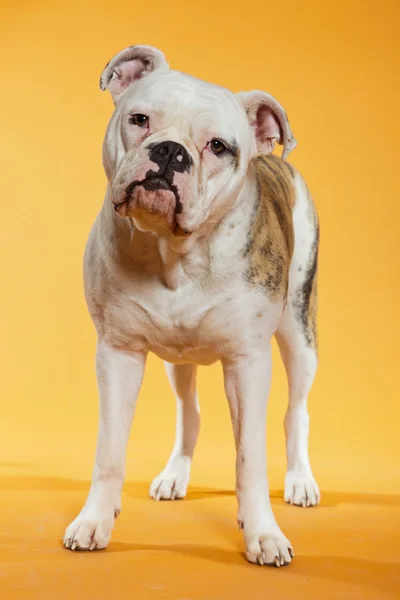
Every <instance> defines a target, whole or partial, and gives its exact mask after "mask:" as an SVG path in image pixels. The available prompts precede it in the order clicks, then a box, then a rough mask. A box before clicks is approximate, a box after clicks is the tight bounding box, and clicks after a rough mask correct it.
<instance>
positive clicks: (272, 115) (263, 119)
mask: <svg viewBox="0 0 400 600" xmlns="http://www.w3.org/2000/svg"><path fill="white" fill-rule="evenodd" d="M238 96H239V98H240V100H241V102H242V103H243V106H244V108H245V110H246V113H247V116H248V119H249V121H250V125H251V126H252V128H253V130H254V133H255V136H256V142H257V149H258V151H259V152H260V154H270V153H271V152H272V151H273V149H274V147H275V143H276V142H278V144H280V145H282V146H283V151H282V158H286V157H287V155H288V154H289V152H290V151H291V150H293V148H295V146H296V145H297V142H296V140H295V138H294V135H293V133H292V130H291V129H290V125H289V121H288V118H287V115H286V113H285V111H284V109H283V107H282V106H281V105H280V104H279V102H278V101H277V100H275V98H274V97H273V96H271V95H270V94H267V93H266V92H259V91H254V92H240V93H239V94H238Z"/></svg>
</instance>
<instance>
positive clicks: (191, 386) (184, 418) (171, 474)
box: [149, 363, 200, 500]
mask: <svg viewBox="0 0 400 600" xmlns="http://www.w3.org/2000/svg"><path fill="white" fill-rule="evenodd" d="M165 368H166V371H167V375H168V379H169V381H170V383H171V386H172V389H173V390H174V393H175V396H176V437H175V444H174V448H173V450H172V453H171V456H170V458H169V460H168V462H167V465H166V467H165V469H164V470H163V471H162V472H161V473H160V474H159V475H158V477H156V478H155V479H154V481H153V482H152V484H151V485H150V492H149V493H150V496H151V497H152V498H154V500H174V499H176V498H184V497H185V496H186V490H187V486H188V483H189V478H190V467H191V462H192V456H193V452H194V449H195V446H196V442H197V437H198V434H199V429H200V410H199V403H198V398H197V392H196V370H197V369H196V366H195V365H172V364H169V363H165Z"/></svg>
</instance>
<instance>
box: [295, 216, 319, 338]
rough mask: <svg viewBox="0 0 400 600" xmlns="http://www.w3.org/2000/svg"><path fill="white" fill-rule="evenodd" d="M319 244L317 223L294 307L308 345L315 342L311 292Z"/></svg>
mask: <svg viewBox="0 0 400 600" xmlns="http://www.w3.org/2000/svg"><path fill="white" fill-rule="evenodd" d="M318 245H319V225H318V222H317V223H316V230H315V237H314V242H313V245H312V247H311V252H310V259H309V266H308V268H307V271H306V273H305V279H304V282H303V284H302V285H301V286H300V288H299V289H298V291H297V293H296V300H295V301H294V307H295V309H296V311H297V316H298V319H299V321H300V323H301V324H302V326H303V331H304V335H305V338H306V342H307V345H308V346H312V345H313V343H314V342H315V337H316V331H315V328H314V326H311V327H310V323H309V311H310V300H311V292H312V288H313V284H314V280H315V277H316V274H317V267H318Z"/></svg>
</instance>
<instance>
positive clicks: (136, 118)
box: [129, 114, 149, 127]
mask: <svg viewBox="0 0 400 600" xmlns="http://www.w3.org/2000/svg"><path fill="white" fill-rule="evenodd" d="M148 122H149V117H146V115H141V114H137V115H131V116H130V117H129V123H130V124H131V125H137V126H138V127H144V126H145V125H147V123H148Z"/></svg>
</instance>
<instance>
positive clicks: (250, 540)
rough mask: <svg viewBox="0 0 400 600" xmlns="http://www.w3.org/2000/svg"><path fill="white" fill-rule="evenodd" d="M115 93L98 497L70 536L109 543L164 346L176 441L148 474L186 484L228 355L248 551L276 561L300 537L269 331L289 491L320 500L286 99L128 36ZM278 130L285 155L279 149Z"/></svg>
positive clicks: (94, 238)
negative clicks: (282, 513)
mask: <svg viewBox="0 0 400 600" xmlns="http://www.w3.org/2000/svg"><path fill="white" fill-rule="evenodd" d="M100 87H101V89H102V90H106V89H108V90H109V92H110V93H111V96H112V98H113V101H114V106H115V110H114V113H113V115H112V117H111V120H110V122H109V124H108V127H107V131H106V134H105V138H104V143H103V165H104V169H105V172H106V175H107V179H108V187H107V192H106V196H105V201H104V204H103V206H102V208H101V211H100V213H99V215H98V217H97V219H96V221H95V223H94V226H93V228H92V230H91V233H90V236H89V239H88V243H87V246H86V250H85V257H84V284H85V297H86V301H87V305H88V308H89V312H90V315H91V317H92V319H93V322H94V325H95V328H96V331H97V336H98V343H97V353H96V371H97V381H98V388H99V396H100V424H99V435H98V444H97V453H96V460H95V466H94V471H93V478H92V484H91V488H90V492H89V495H88V498H87V501H86V503H85V505H84V507H83V509H82V511H81V512H80V514H79V515H78V517H77V518H76V519H75V520H74V521H73V522H72V523H71V525H69V527H68V528H67V530H66V533H65V536H64V540H63V541H64V546H65V547H66V548H67V549H70V550H100V549H103V548H105V547H106V546H107V544H108V542H109V540H110V536H111V531H112V528H113V524H114V521H115V519H116V518H117V516H118V515H119V513H120V510H121V490H122V486H123V480H124V470H125V453H126V446H127V441H128V436H129V430H130V426H131V422H132V418H133V414H134V410H135V405H136V400H137V397H138V394H139V390H140V387H141V383H142V378H143V374H144V370H145V362H146V355H147V354H148V352H153V353H155V354H156V355H157V356H159V357H160V358H161V359H162V360H163V361H164V362H165V364H166V371H167V375H168V378H169V380H170V383H171V385H172V388H173V390H174V392H175V395H176V399H177V433H176V440H175V445H174V449H173V451H172V454H171V456H170V458H169V460H168V462H167V464H166V467H165V469H164V470H163V471H162V473H161V474H160V475H159V476H158V477H156V479H155V480H154V481H153V483H152V484H151V486H150V491H149V494H150V496H151V497H152V498H154V499H155V500H174V499H175V498H184V496H185V494H186V490H187V486H188V482H189V476H190V468H191V461H192V456H193V452H194V449H195V445H196V441H197V436H198V432H199V425H200V417H199V404H198V397H197V393H196V369H197V366H198V365H210V364H212V363H214V362H216V361H220V362H221V363H222V367H223V373H224V382H225V390H226V396H227V399H228V402H229V408H230V414H231V418H232V425H233V432H234V437H235V445H236V494H237V500H238V523H239V527H240V528H241V529H242V530H243V534H244V543H245V547H246V557H247V559H248V561H250V562H251V563H255V564H260V565H276V566H277V567H279V566H282V565H285V564H288V563H290V562H291V560H292V558H293V556H294V554H293V549H292V545H291V543H290V542H289V540H288V539H287V538H286V537H285V535H284V534H283V533H282V531H281V530H280V528H279V526H278V524H277V522H276V520H275V518H274V515H273V512H272V509H271V504H270V499H269V488H268V481H267V476H266V440H265V420H266V408H267V400H268V394H269V387H270V379H271V338H272V337H273V336H274V335H275V336H276V339H277V341H278V344H279V348H280V352H281V356H282V358H283V362H284V365H285V368H286V371H287V376H288V381H289V404H288V409H287V412H286V415H285V432H286V450H287V474H286V478H285V489H284V499H285V501H286V502H288V503H290V504H295V505H298V506H303V507H309V506H314V505H316V504H318V503H319V501H320V492H319V489H318V486H317V483H316V481H315V479H314V476H313V473H312V470H311V466H310V461H309V456H308V433H309V416H308V411H307V397H308V394H309V391H310V388H311V385H312V383H313V379H314V376H315V373H316V368H317V332H316V313H317V261H318V241H319V225H318V217H317V213H316V209H315V207H314V204H313V200H312V199H311V196H310V193H309V191H308V188H307V186H306V184H305V182H304V180H303V179H302V177H301V176H300V174H299V173H298V172H297V171H296V170H295V169H294V168H293V167H292V166H291V165H290V164H289V163H288V162H286V161H285V160H284V159H285V158H286V157H287V155H288V153H289V152H290V151H291V150H293V148H294V147H295V145H296V140H295V138H294V136H293V133H292V131H291V128H290V125H289V121H288V118H287V115H286V113H285V111H284V109H283V107H282V106H281V105H280V103H279V102H278V101H277V100H276V99H275V98H274V97H273V96H271V95H270V94H268V93H266V92H262V91H251V92H241V93H237V94H235V93H233V92H231V91H229V90H227V89H224V88H222V87H219V86H216V85H214V84H210V83H206V82H204V81H201V80H199V79H196V78H194V77H191V76H189V75H186V74H183V73H181V72H178V71H174V70H171V69H170V68H169V66H168V63H167V62H166V59H165V57H164V55H163V53H162V52H161V51H159V50H158V49H156V48H152V47H149V46H142V45H137V46H131V47H129V48H127V49H125V50H123V51H121V52H119V53H118V54H117V55H116V56H114V58H113V59H112V60H111V61H110V62H109V63H108V64H107V65H106V67H105V68H104V71H103V73H102V75H101V79H100ZM276 144H279V145H281V146H283V151H282V158H279V157H278V156H276V155H275V154H272V152H273V150H274V148H275V145H276Z"/></svg>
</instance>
